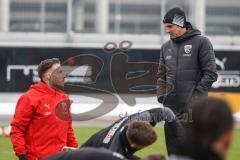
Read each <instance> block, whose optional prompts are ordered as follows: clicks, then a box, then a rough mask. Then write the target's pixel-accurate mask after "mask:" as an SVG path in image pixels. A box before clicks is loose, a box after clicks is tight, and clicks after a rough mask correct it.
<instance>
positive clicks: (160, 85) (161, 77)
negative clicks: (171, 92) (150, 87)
mask: <svg viewBox="0 0 240 160" xmlns="http://www.w3.org/2000/svg"><path fill="white" fill-rule="evenodd" d="M157 77H158V79H157V98H158V102H159V103H163V97H164V94H166V67H165V64H164V59H163V49H162V48H161V50H160V59H159V66H158V72H157Z"/></svg>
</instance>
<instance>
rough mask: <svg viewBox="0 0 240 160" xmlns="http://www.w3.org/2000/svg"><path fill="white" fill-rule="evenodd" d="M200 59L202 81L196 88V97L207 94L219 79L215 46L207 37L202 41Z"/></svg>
mask: <svg viewBox="0 0 240 160" xmlns="http://www.w3.org/2000/svg"><path fill="white" fill-rule="evenodd" d="M198 59H199V64H200V66H199V67H200V70H201V73H200V74H201V75H200V76H201V79H200V81H199V82H198V84H197V86H196V88H195V91H194V93H193V95H194V96H196V95H199V94H203V93H205V92H207V91H208V90H209V89H210V88H211V86H212V84H213V82H215V81H216V80H217V77H218V75H217V70H216V63H215V54H214V50H213V46H212V44H211V42H210V41H209V40H208V39H207V38H206V37H203V39H202V42H201V45H200V50H199V57H198Z"/></svg>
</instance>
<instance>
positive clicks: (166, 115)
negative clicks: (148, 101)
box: [126, 107, 177, 123]
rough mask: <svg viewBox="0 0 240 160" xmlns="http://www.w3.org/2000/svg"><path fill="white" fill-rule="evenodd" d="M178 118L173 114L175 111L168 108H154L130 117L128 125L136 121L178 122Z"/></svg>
mask: <svg viewBox="0 0 240 160" xmlns="http://www.w3.org/2000/svg"><path fill="white" fill-rule="evenodd" d="M176 119H177V117H176V116H175V114H174V113H173V111H172V110H171V109H170V108H168V107H163V108H154V109H150V110H146V111H144V112H140V113H135V114H133V115H130V116H128V120H127V122H126V123H130V122H131V121H135V120H142V121H147V122H156V123H158V122H161V121H168V122H172V121H174V120H176Z"/></svg>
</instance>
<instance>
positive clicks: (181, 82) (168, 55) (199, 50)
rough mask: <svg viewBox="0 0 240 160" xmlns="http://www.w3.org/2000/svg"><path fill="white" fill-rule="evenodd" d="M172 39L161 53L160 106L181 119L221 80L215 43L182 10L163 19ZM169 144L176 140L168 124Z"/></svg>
mask: <svg viewBox="0 0 240 160" xmlns="http://www.w3.org/2000/svg"><path fill="white" fill-rule="evenodd" d="M163 23H164V27H165V30H166V32H167V33H168V34H169V35H170V40H169V41H167V42H166V43H164V44H163V45H162V47H161V51H160V61H159V70H158V77H159V79H158V82H157V83H158V89H157V96H158V101H159V103H162V104H163V105H164V106H167V107H169V108H171V109H172V110H173V112H174V113H175V114H176V115H177V116H182V115H183V113H189V111H188V112H187V105H188V104H189V102H190V101H191V100H192V99H193V98H194V97H199V96H206V95H207V91H208V90H209V88H210V87H211V86H212V83H213V82H215V81H216V80H217V73H216V64H215V55H214V50H213V47H212V44H211V42H210V41H209V40H208V39H207V38H206V37H204V36H202V35H201V32H200V31H199V30H198V29H196V28H195V27H193V26H192V25H191V24H190V23H189V22H187V21H186V16H185V13H184V12H183V11H182V10H181V9H180V8H173V9H171V10H169V11H168V12H167V13H166V15H165V17H164V20H163ZM165 137H166V143H167V149H168V152H172V149H171V148H172V147H171V146H170V145H169V144H168V142H169V140H171V139H172V138H173V137H172V136H171V133H169V131H168V123H166V124H165Z"/></svg>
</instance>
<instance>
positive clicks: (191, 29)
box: [172, 22, 201, 43]
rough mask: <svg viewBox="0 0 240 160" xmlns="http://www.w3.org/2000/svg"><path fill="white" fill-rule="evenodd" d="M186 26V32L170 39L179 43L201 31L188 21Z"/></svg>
mask: <svg viewBox="0 0 240 160" xmlns="http://www.w3.org/2000/svg"><path fill="white" fill-rule="evenodd" d="M186 28H187V31H186V33H184V34H183V35H182V36H180V37H178V38H175V39H172V41H173V42H176V43H179V42H182V41H185V40H186V39H189V38H190V37H193V36H196V35H201V32H200V31H199V30H198V29H197V28H196V27H194V26H193V25H192V24H191V23H190V22H186Z"/></svg>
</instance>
